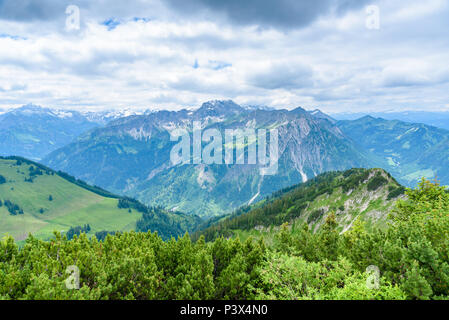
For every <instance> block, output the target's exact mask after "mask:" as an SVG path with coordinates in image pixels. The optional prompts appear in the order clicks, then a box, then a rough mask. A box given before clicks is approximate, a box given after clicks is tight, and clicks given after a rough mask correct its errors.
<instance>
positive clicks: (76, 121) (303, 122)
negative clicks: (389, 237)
mask: <svg viewBox="0 0 449 320" xmlns="http://www.w3.org/2000/svg"><path fill="white" fill-rule="evenodd" d="M194 121H199V122H201V124H202V130H203V131H204V130H206V129H216V130H218V131H219V132H220V133H222V135H223V133H224V132H225V131H226V130H228V129H233V130H235V129H242V130H244V129H254V130H258V129H266V130H267V131H269V130H271V129H277V131H278V134H279V140H278V142H279V155H280V157H279V161H278V171H277V173H276V174H275V175H261V174H260V171H259V169H260V167H259V165H254V164H223V165H218V164H205V163H197V164H192V165H182V164H178V165H173V164H172V163H171V162H170V152H171V150H172V149H173V147H174V146H175V145H176V143H177V142H175V141H171V140H170V132H171V131H172V130H174V129H184V130H186V131H187V132H189V133H190V134H191V135H192V130H193V129H192V124H193V122H194ZM1 130H3V131H1ZM448 139H449V131H446V130H444V129H442V128H437V127H434V126H429V125H426V124H421V123H409V122H403V121H399V120H386V119H382V118H374V117H371V116H365V117H362V118H359V119H355V120H336V119H334V118H333V117H330V116H329V115H327V114H325V113H323V112H321V111H320V110H319V109H316V110H313V111H306V110H304V109H302V108H300V107H298V108H295V109H293V110H290V111H289V110H276V109H272V108H269V107H259V106H243V107H242V106H240V105H238V104H236V103H234V102H233V101H230V100H228V101H209V102H206V103H204V104H202V105H201V107H200V108H198V109H189V110H187V109H184V110H180V111H164V110H162V111H155V112H150V111H145V112H137V113H136V112H133V111H131V110H124V111H122V112H119V113H116V112H106V111H105V112H90V113H89V112H77V111H64V112H62V111H57V110H50V109H45V108H40V107H37V106H33V105H28V106H24V107H22V108H20V109H16V110H13V111H8V112H6V113H3V114H1V115H0V151H1V153H0V154H3V155H11V154H16V155H22V156H27V157H29V158H32V159H35V160H37V159H41V160H40V161H41V162H42V163H43V164H45V165H47V166H49V167H51V168H54V169H56V170H61V171H65V172H68V173H69V174H71V175H73V176H75V177H77V178H79V179H82V180H85V181H86V182H88V183H91V184H94V185H98V186H100V187H102V188H104V189H107V190H110V191H112V192H114V193H117V194H121V195H125V196H129V197H133V198H137V199H138V200H140V201H142V202H143V203H145V204H147V205H151V206H162V207H165V208H167V209H169V210H174V211H176V210H180V211H184V212H187V213H190V214H196V215H199V216H203V217H209V216H214V215H222V214H225V213H229V212H231V211H233V210H235V209H236V208H239V207H240V206H242V205H248V204H252V203H255V202H257V201H259V200H261V199H263V198H264V197H266V196H267V195H269V194H271V193H272V192H275V191H277V190H279V189H282V188H285V187H289V186H291V185H294V184H297V183H301V182H306V181H308V180H309V179H312V178H314V177H316V176H317V175H319V174H320V173H323V172H327V171H333V170H346V169H350V168H354V167H362V168H373V167H378V168H383V169H385V170H387V171H388V172H391V174H392V175H393V176H394V177H395V178H396V179H397V180H398V181H399V182H400V183H402V184H404V185H406V186H415V185H416V182H417V181H418V179H419V178H420V177H422V176H425V177H427V178H434V177H437V178H438V179H439V180H440V181H441V182H442V183H443V184H449V169H447V168H449V163H448V162H449V154H448V151H447V150H448V149H449V148H448V146H449V140H448ZM55 141H56V142H55ZM253 143H255V142H254V141H246V142H245V144H244V145H243V146H240V148H242V149H244V150H245V156H247V154H248V150H249V147H251V145H252V144H253ZM205 144H206V143H204V144H203V145H205ZM223 147H224V148H225V147H226V146H225V145H223Z"/></svg>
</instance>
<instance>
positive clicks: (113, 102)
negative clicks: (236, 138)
mask: <svg viewBox="0 0 449 320" xmlns="http://www.w3.org/2000/svg"><path fill="white" fill-rule="evenodd" d="M30 1H31V0H30ZM46 2H48V3H50V2H51V1H49V0H46ZM443 2H444V1H443ZM443 2H442V1H437V0H432V1H430V2H429V6H428V7H426V8H423V7H422V4H421V2H420V1H418V0H413V1H396V2H394V3H393V2H390V1H386V0H383V1H378V5H379V7H380V9H381V10H380V13H381V28H380V29H379V30H368V29H367V28H366V27H365V19H366V12H365V10H364V9H363V8H362V7H360V8H358V9H356V10H351V11H345V12H344V13H340V14H336V15H324V16H319V17H321V18H316V19H315V20H312V21H310V22H308V24H305V25H304V24H301V25H300V27H298V25H297V24H296V25H295V24H294V25H292V27H291V28H287V29H288V30H286V29H285V25H283V26H282V28H280V29H276V27H271V28H266V26H265V27H263V28H260V26H258V25H255V24H254V23H253V24H250V25H244V24H242V23H235V24H234V23H231V22H223V20H220V19H214V16H208V17H203V18H202V19H200V18H198V16H195V17H194V18H192V17H191V16H189V15H183V14H182V13H180V12H177V11H172V10H170V8H167V7H165V6H163V5H161V3H160V2H159V1H146V2H145V1H135V2H133V3H132V4H131V3H130V4H129V5H128V7H126V8H124V7H123V6H119V5H117V7H116V8H112V7H111V8H108V9H107V10H106V9H105V10H103V11H102V10H101V6H100V4H99V2H96V3H95V4H94V3H90V2H83V3H85V4H86V7H83V8H82V26H81V30H80V31H79V32H74V33H68V32H65V31H64V28H63V23H64V18H65V16H64V13H62V14H61V16H59V15H56V16H55V18H54V20H51V19H50V18H48V17H47V18H48V19H47V20H42V19H41V20H39V19H37V18H36V19H37V20H30V21H26V20H23V19H22V20H20V19H16V20H14V19H12V20H11V19H9V20H5V19H3V20H1V17H0V30H4V33H0V47H1V48H2V50H0V108H6V107H10V106H16V105H21V104H25V103H28V102H34V103H36V104H41V105H44V106H57V107H66V108H84V107H89V108H99V109H103V108H114V107H139V108H147V107H159V108H160V107H166V108H171V109H175V108H182V107H186V106H192V105H199V104H200V103H201V102H203V101H205V100H210V99H225V98H226V99H234V100H235V101H236V102H239V103H244V104H262V105H272V106H275V107H279V108H281V107H283V108H285V107H286V108H294V107H296V106H298V105H302V106H304V107H306V108H314V107H320V108H322V109H323V110H325V111H353V109H354V108H357V109H358V110H360V109H364V110H369V109H376V110H379V109H381V108H385V109H395V108H396V109H402V108H427V107H430V106H432V105H433V106H435V105H440V106H442V105H444V104H446V103H447V100H448V93H447V92H449V90H448V83H447V81H448V78H449V76H448V75H449V70H448V67H447V66H446V65H447V61H449V50H448V49H449V48H448V46H449V44H448V43H447V34H446V33H447V31H446V32H444V30H447V28H446V29H444V28H443V26H446V25H447V19H445V17H447V11H448V8H447V6H444V4H443ZM146 5H147V6H148V5H151V10H149V9H145V8H150V7H146ZM133 8H134V10H133ZM442 12H443V13H446V15H445V14H443V13H442ZM54 14H57V12H56V13H54ZM248 14H249V13H248ZM264 14H266V12H265V13H264ZM133 17H143V18H147V17H149V19H134V18H133ZM253 18H254V21H258V20H257V19H256V18H255V17H253ZM105 19H116V20H117V21H120V24H118V25H117V26H116V27H115V28H113V29H111V28H108V27H107V26H105V25H103V24H101V22H103V21H105ZM231 20H232V19H231ZM276 23H278V22H276ZM426 26H427V27H426ZM439 27H441V28H439ZM2 32H3V31H2ZM429 34H430V35H431V36H429ZM410 86H413V89H411V88H410ZM12 88H16V89H15V90H13V89H12ZM430 97H431V98H430ZM355 106H356V107H355ZM358 110H357V111H358Z"/></svg>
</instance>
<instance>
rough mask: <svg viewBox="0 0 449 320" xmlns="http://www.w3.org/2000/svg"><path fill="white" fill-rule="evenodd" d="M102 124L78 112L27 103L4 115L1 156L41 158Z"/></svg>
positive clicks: (0, 120) (1, 118) (0, 127)
mask: <svg viewBox="0 0 449 320" xmlns="http://www.w3.org/2000/svg"><path fill="white" fill-rule="evenodd" d="M98 126H99V124H98V123H96V122H93V121H90V120H89V119H87V118H86V117H84V116H83V115H82V114H81V113H79V112H76V111H62V110H51V109H47V108H42V107H39V106H35V105H31V104H30V105H26V106H23V107H21V108H18V109H13V110H10V111H8V112H6V113H3V114H0V155H3V156H10V155H17V156H23V157H27V158H30V159H35V160H39V159H41V158H43V157H44V156H45V155H47V154H48V153H50V152H51V151H53V150H56V149H58V148H60V147H62V146H64V145H66V144H68V143H70V142H72V141H73V140H74V139H75V138H76V137H77V136H79V135H80V134H81V133H83V132H86V131H87V130H90V129H93V128H95V127H98Z"/></svg>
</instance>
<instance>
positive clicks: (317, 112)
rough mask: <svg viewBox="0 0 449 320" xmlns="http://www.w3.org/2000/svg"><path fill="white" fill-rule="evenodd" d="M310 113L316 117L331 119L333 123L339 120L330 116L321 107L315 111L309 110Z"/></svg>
mask: <svg viewBox="0 0 449 320" xmlns="http://www.w3.org/2000/svg"><path fill="white" fill-rule="evenodd" d="M309 113H310V114H311V115H312V116H314V117H315V118H319V119H326V120H329V121H330V122H331V123H335V122H337V121H336V120H335V119H334V118H332V117H331V116H329V115H328V114H326V113H324V112H322V111H321V110H320V109H315V110H313V111H309Z"/></svg>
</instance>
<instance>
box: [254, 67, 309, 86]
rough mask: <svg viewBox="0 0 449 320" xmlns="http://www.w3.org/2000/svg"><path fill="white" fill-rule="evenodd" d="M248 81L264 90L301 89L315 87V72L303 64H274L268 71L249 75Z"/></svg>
mask: <svg viewBox="0 0 449 320" xmlns="http://www.w3.org/2000/svg"><path fill="white" fill-rule="evenodd" d="M247 81H248V82H249V83H250V84H251V85H253V86H255V87H259V88H263V89H280V88H284V89H300V88H304V87H311V86H313V70H312V69H311V68H310V67H309V66H306V65H302V64H287V63H282V64H273V65H272V66H271V67H270V68H269V69H267V70H264V71H260V72H256V73H254V74H251V75H249V76H248V77H247Z"/></svg>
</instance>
